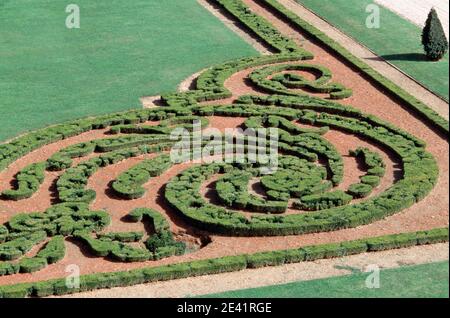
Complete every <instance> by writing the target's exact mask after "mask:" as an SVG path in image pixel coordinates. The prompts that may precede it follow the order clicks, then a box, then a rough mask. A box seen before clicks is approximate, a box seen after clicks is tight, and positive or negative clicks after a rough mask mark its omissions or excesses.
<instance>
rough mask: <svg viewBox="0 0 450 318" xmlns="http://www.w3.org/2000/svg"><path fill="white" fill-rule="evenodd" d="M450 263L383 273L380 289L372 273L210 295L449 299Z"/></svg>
mask: <svg viewBox="0 0 450 318" xmlns="http://www.w3.org/2000/svg"><path fill="white" fill-rule="evenodd" d="M448 269H449V262H448V261H446V262H441V263H432V264H424V265H416V266H405V267H399V268H395V269H386V270H382V271H381V273H380V288H379V289H368V288H367V287H366V285H365V281H366V278H367V276H368V274H366V273H358V274H353V275H348V276H340V277H334V278H327V279H320V280H312V281H303V282H297V283H291V284H286V285H277V286H269V287H263V288H255V289H246V290H239V291H232V292H226V293H222V294H214V295H208V296H204V297H219V298H401V297H407V298H410V297H412V298H437V297H440V298H441V297H442V298H448V297H449V292H448V291H449V271H448Z"/></svg>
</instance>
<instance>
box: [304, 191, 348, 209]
mask: <svg viewBox="0 0 450 318" xmlns="http://www.w3.org/2000/svg"><path fill="white" fill-rule="evenodd" d="M352 199H353V197H352V196H350V195H348V194H346V193H345V192H343V191H340V190H336V191H333V192H327V193H321V194H312V195H305V196H303V197H301V198H300V200H299V201H297V202H296V203H295V207H296V208H298V209H300V210H306V211H319V210H326V209H331V208H334V207H338V206H342V205H346V204H349V203H350V202H351V201H352Z"/></svg>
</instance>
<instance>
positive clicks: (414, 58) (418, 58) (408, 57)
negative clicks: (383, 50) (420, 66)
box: [368, 53, 431, 62]
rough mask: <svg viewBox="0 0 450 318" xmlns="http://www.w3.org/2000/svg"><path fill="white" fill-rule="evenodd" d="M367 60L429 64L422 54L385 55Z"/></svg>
mask: <svg viewBox="0 0 450 318" xmlns="http://www.w3.org/2000/svg"><path fill="white" fill-rule="evenodd" d="M368 59H369V60H375V61H381V60H385V61H410V62H431V61H430V60H429V59H428V58H427V56H426V55H425V54H423V53H401V54H386V55H381V56H377V57H369V58H368Z"/></svg>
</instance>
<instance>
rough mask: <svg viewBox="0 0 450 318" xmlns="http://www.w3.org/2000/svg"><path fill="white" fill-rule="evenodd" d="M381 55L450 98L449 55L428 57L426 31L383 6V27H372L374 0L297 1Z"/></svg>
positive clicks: (381, 24)
mask: <svg viewBox="0 0 450 318" xmlns="http://www.w3.org/2000/svg"><path fill="white" fill-rule="evenodd" d="M297 1H298V2H299V3H301V4H302V5H304V6H305V7H307V8H309V9H310V10H312V11H313V12H315V13H316V14H318V15H319V16H321V17H322V18H324V19H325V20H327V21H328V22H330V23H331V24H333V25H334V26H336V27H338V28H339V29H340V30H342V31H343V32H344V33H346V34H348V35H349V36H351V37H353V38H354V39H356V40H357V41H359V42H360V43H362V44H364V45H365V46H367V47H368V48H370V49H371V50H372V51H374V52H375V53H376V54H377V55H379V56H381V57H383V58H384V59H386V60H387V61H389V62H390V63H392V64H394V65H395V66H397V67H398V68H400V69H401V70H403V71H404V72H405V73H407V74H408V75H410V76H411V77H413V78H415V79H416V80H417V81H419V82H421V83H422V84H423V85H424V86H426V87H427V88H429V89H430V90H431V91H433V92H435V93H436V94H438V95H440V96H441V97H443V98H445V99H446V100H448V99H449V88H448V85H449V71H448V69H449V59H448V54H447V55H446V57H445V58H444V59H443V60H441V61H439V62H429V61H427V60H426V59H425V56H424V53H423V47H422V45H421V34H422V30H421V29H420V28H419V27H418V26H416V25H414V24H413V23H411V22H409V21H407V20H405V19H403V18H401V17H400V16H398V15H396V14H395V13H393V12H392V11H390V10H388V9H386V8H384V7H382V6H380V14H381V15H380V17H381V23H380V28H379V29H368V28H367V27H366V19H367V17H368V15H369V13H366V7H367V6H368V5H369V4H371V3H373V1H372V0H320V1H317V0H297Z"/></svg>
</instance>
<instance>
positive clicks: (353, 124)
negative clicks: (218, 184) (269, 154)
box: [165, 97, 439, 236]
mask: <svg viewBox="0 0 450 318" xmlns="http://www.w3.org/2000/svg"><path fill="white" fill-rule="evenodd" d="M309 98H310V97H308V99H309ZM322 103H325V101H322ZM251 109H252V107H251V106H249V105H245V107H239V106H238V107H224V106H217V107H212V108H209V109H208V110H207V111H208V112H212V113H213V114H215V110H219V113H220V115H222V116H223V115H225V116H226V115H228V116H229V115H230V113H229V112H230V111H231V115H235V116H253V115H255V112H252V111H250V110H251ZM256 109H257V110H259V111H261V110H263V109H264V107H262V108H261V107H255V110H256ZM236 110H239V112H238V113H236ZM240 110H242V111H240ZM270 111H272V112H273V109H272V110H270ZM263 112H264V110H263ZM296 112H297V114H295V115H293V117H294V118H298V119H299V120H300V121H301V122H305V123H308V124H313V125H318V126H328V127H333V128H336V129H339V130H344V131H349V132H351V133H352V134H355V135H358V136H362V137H363V138H368V139H371V140H373V141H375V142H377V143H378V144H381V145H384V146H385V147H387V148H389V149H391V150H392V151H393V152H394V153H396V154H397V155H398V156H399V157H400V158H401V159H402V162H403V166H404V178H403V179H402V180H400V181H399V182H397V183H395V184H394V185H393V186H392V187H391V188H389V189H388V190H387V191H385V192H383V193H381V194H380V195H379V196H377V197H374V198H372V199H371V200H368V201H366V202H362V203H358V204H354V205H349V206H344V207H339V208H333V209H328V210H323V211H320V212H316V213H312V214H296V215H287V216H265V217H262V216H254V217H252V218H251V219H250V220H249V219H247V218H245V217H243V216H241V215H239V214H238V213H235V212H232V211H227V210H225V209H223V208H221V207H216V206H213V205H211V204H208V203H206V202H205V201H204V200H203V199H202V198H201V197H200V196H199V194H198V191H199V187H200V184H201V182H203V181H205V179H206V178H208V177H209V176H211V175H212V174H215V173H218V172H219V171H220V170H221V169H222V168H223V167H221V166H220V165H214V166H211V167H210V168H207V167H206V168H204V169H203V168H202V169H200V168H196V169H198V170H195V169H194V170H195V172H191V171H192V169H189V170H187V171H185V172H184V173H182V174H181V175H180V176H178V177H175V178H174V179H173V180H172V181H171V182H169V184H168V185H167V187H166V192H165V196H166V199H167V200H168V201H169V203H170V204H171V205H172V207H173V208H175V209H176V210H177V211H178V212H180V213H181V215H183V216H184V217H185V218H186V220H187V221H189V222H191V223H192V224H193V225H195V226H197V227H200V228H202V229H205V230H209V231H213V232H218V233H223V234H231V235H241V236H255V235H256V236H270V235H293V234H303V233H311V232H321V231H332V230H337V229H342V228H347V227H356V226H359V225H363V224H367V223H371V222H373V221H375V220H379V219H382V218H385V217H387V216H389V215H392V214H394V213H396V212H398V211H401V210H403V209H405V208H408V207H410V206H411V205H413V204H414V203H416V202H418V201H420V200H422V199H423V198H424V197H425V196H426V194H428V193H429V192H430V191H431V189H432V188H433V187H434V185H435V183H436V181H437V178H438V174H439V171H438V168H437V164H436V161H435V159H434V158H433V157H432V155H431V154H429V153H427V152H426V151H425V150H424V149H423V147H422V145H423V143H421V142H420V141H418V140H417V138H411V137H410V135H409V134H407V133H404V132H402V131H401V130H399V129H397V128H395V127H393V126H392V125H390V124H388V123H385V122H383V121H381V120H379V119H377V118H376V117H374V116H370V115H363V114H361V115H360V116H359V118H358V119H356V118H353V117H344V116H340V115H334V114H328V113H318V112H315V111H312V110H296ZM256 114H257V115H261V113H260V112H259V113H256ZM304 135H308V134H303V135H300V137H301V136H304ZM305 145H306V146H307V144H301V146H305ZM320 146H322V145H321V144H320ZM320 146H319V148H320ZM327 151H328V150H327V147H324V148H323V152H325V153H326V152H327ZM338 157H339V158H336V160H338V159H340V160H342V158H341V157H340V156H338ZM199 169H200V170H199ZM185 180H189V182H186V181H185Z"/></svg>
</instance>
